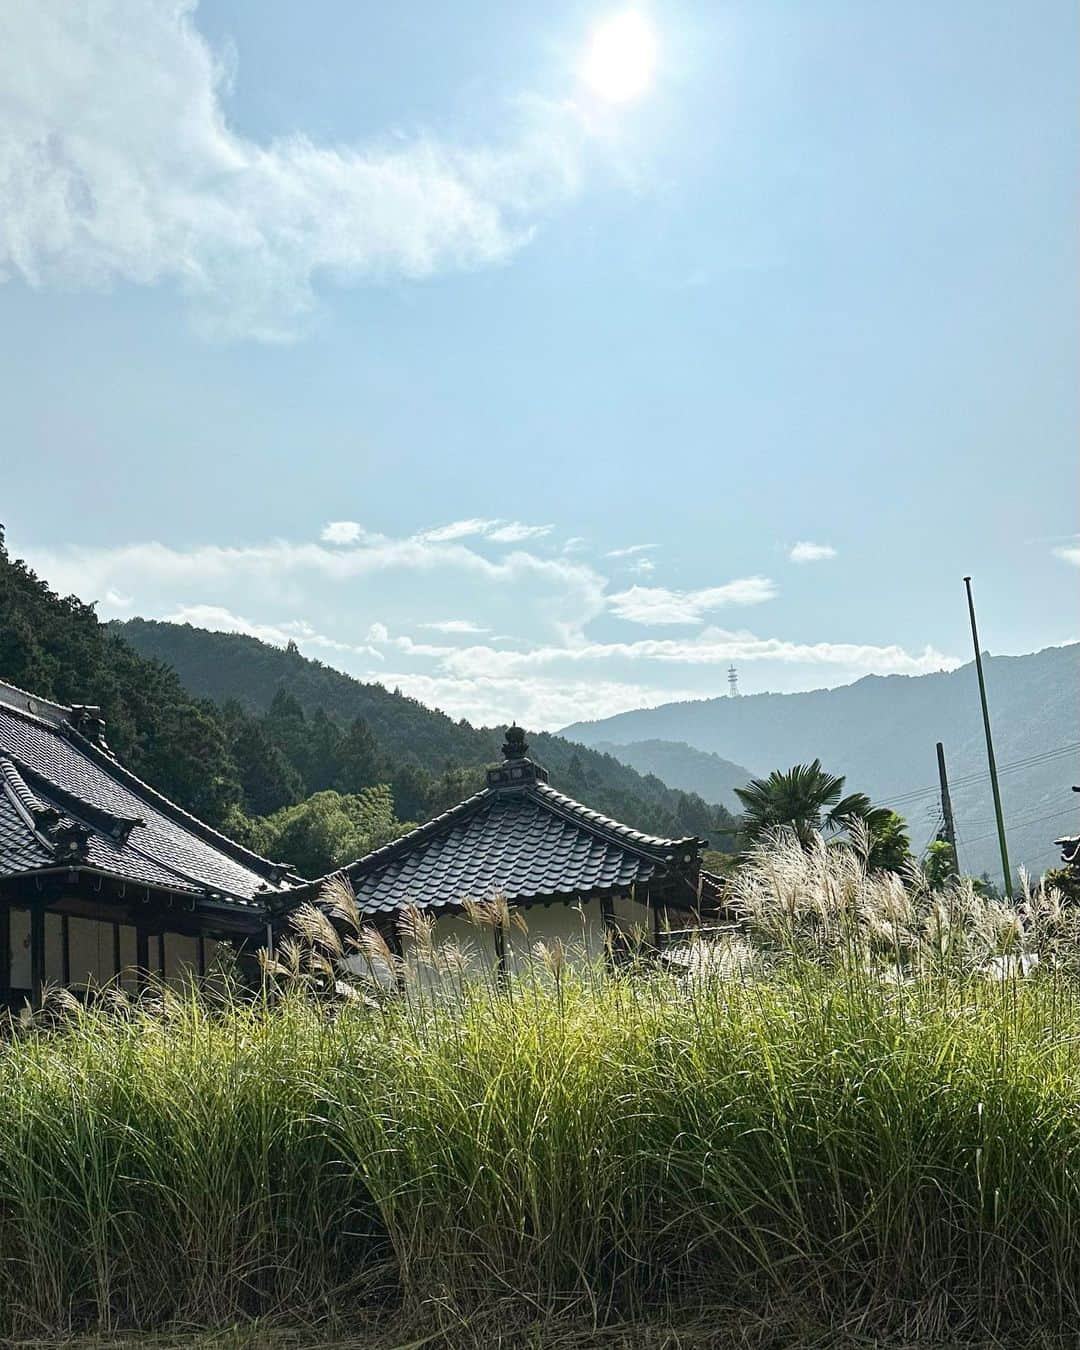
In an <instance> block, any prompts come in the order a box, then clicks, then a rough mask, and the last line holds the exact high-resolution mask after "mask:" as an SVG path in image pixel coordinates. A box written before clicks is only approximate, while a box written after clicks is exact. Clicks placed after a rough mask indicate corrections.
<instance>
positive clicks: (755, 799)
mask: <svg viewBox="0 0 1080 1350" xmlns="http://www.w3.org/2000/svg"><path fill="white" fill-rule="evenodd" d="M735 795H736V796H737V797H738V799H739V801H740V802H741V803H742V808H743V817H742V830H743V834H744V835H745V837H746V838H747V839H749V840H750V841H751V842H752V843H753V842H756V841H757V840H758V839H760V838H761V837H762V836H763V835H765V834H767V833H768V832H769V831H770V830H775V829H779V828H781V827H787V828H789V829H793V830H794V831H795V833H796V834H797V835H798V837H799V840H800V842H801V843H802V844H803V846H804V847H806V846H807V845H808V844H809V843H810V838H811V836H812V835H813V834H815V833H819V834H835V833H837V832H839V831H842V830H849V829H851V827H852V826H853V825H854V824H855V823H856V822H857V821H862V822H864V823H865V824H866V825H867V826H869V828H870V830H871V833H873V829H874V826H875V823H880V824H883V823H884V821H883V814H891V813H889V812H884V813H883V811H882V809H881V808H877V809H875V808H874V807H873V806H872V805H871V803H870V798H869V797H867V796H866V794H865V793H862V792H852V793H848V795H847V796H845V795H844V779H843V777H842V776H841V775H838V774H833V773H827V772H826V771H825V770H824V769H823V768H822V767H821V760H819V759H815V760H814V762H813V763H812V764H796V765H795V766H794V767H793V768H790V769H788V770H786V771H782V770H780V769H774V770H773V771H772V773H771V774H770V775H769V776H768V778H754V779H752V780H751V781H750V782H749V783H747V785H746V787H742V788H736V789H735Z"/></svg>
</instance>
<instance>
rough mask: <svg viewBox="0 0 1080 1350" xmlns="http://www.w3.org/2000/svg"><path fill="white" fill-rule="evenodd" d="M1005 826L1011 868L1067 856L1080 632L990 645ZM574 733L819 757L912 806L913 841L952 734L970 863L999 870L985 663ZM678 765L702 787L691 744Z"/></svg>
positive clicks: (733, 752)
mask: <svg viewBox="0 0 1080 1350" xmlns="http://www.w3.org/2000/svg"><path fill="white" fill-rule="evenodd" d="M984 670H985V673H986V684H987V692H988V695H989V701H990V712H991V720H992V725H993V731H994V743H995V750H996V755H997V762H998V767H999V768H1000V769H1001V771H1002V772H1001V791H1002V798H1003V803H1004V807H1005V814H1006V826H1007V832H1008V839H1009V845H1010V853H1011V862H1012V863H1013V866H1014V867H1018V866H1019V865H1020V864H1022V863H1023V864H1025V865H1026V866H1028V867H1029V869H1031V870H1032V871H1033V872H1038V871H1042V870H1043V869H1044V868H1046V867H1047V866H1050V865H1052V864H1053V863H1054V862H1055V861H1056V859H1057V850H1055V848H1054V846H1053V840H1054V838H1055V837H1056V836H1058V835H1061V834H1064V833H1070V834H1074V833H1076V829H1077V826H1078V824H1080V809H1078V808H1080V799H1078V798H1077V797H1076V796H1075V795H1074V794H1072V793H1071V792H1070V791H1069V789H1070V787H1071V785H1072V784H1073V783H1078V782H1080V733H1078V731H1077V710H1078V707H1080V644H1076V643H1074V644H1071V645H1069V646H1064V647H1049V648H1047V649H1046V650H1045V651H1041V652H1036V653H1034V654H1032V655H1029V656H989V657H985V658H984ZM563 734H564V735H567V736H571V737H573V738H574V739H575V740H582V741H585V742H586V743H588V744H590V745H596V746H599V745H602V746H604V747H605V748H607V749H611V750H612V752H613V753H615V754H621V753H624V751H623V749H621V747H626V751H625V752H626V753H627V754H628V755H629V754H630V753H631V746H632V745H633V744H635V743H639V742H641V741H643V740H646V739H651V740H664V741H668V742H689V743H690V744H692V745H693V746H696V747H697V749H698V750H706V751H714V752H716V753H719V754H722V755H729V756H731V757H732V758H733V759H735V760H737V761H739V762H740V763H743V764H747V765H749V766H750V768H751V769H752V770H753V771H754V773H755V774H766V773H768V772H769V771H770V770H772V769H774V768H786V767H788V766H790V765H792V764H795V763H798V762H804V763H805V762H809V761H810V760H812V759H814V758H815V757H820V758H821V761H822V763H823V764H824V765H825V767H826V768H828V769H831V770H833V771H834V772H836V773H843V774H845V775H846V777H847V782H848V785H849V787H850V788H852V789H858V790H860V791H863V792H866V793H869V795H870V796H871V797H872V798H873V799H874V801H875V802H881V803H886V804H889V805H895V807H896V809H897V810H898V811H900V812H901V813H902V814H903V815H905V816H907V817H908V819H909V820H910V822H911V827H912V841H913V843H914V844H915V846H916V848H918V847H919V846H921V845H922V844H923V843H925V841H926V840H927V838H929V837H930V835H931V833H932V831H933V829H934V827H935V823H936V820H937V809H938V807H937V786H936V783H937V761H936V758H935V752H934V745H935V742H937V741H942V742H943V743H944V746H945V755H946V760H947V764H948V770H949V775H950V779H951V784H952V797H953V805H954V809H955V814H956V820H957V828H958V831H959V835H960V847H959V852H960V862H961V865H962V866H963V867H964V868H965V869H966V870H968V871H971V872H974V873H976V874H978V873H980V872H982V871H987V872H989V873H990V874H991V875H992V876H994V877H996V876H997V875H998V873H999V870H1000V869H999V865H998V861H997V842H996V838H995V834H994V811H993V803H992V800H991V795H990V786H989V781H988V777H987V770H986V747H985V741H984V738H983V726H982V714H981V711H980V706H979V692H978V685H977V681H976V674H975V667H974V663H972V664H970V665H967V666H963V667H961V668H960V669H958V670H955V671H951V672H941V673H938V674H933V675H920V676H905V675H890V676H884V677H883V676H877V675H871V676H867V677H866V678H865V679H862V680H858V681H857V682H856V683H854V684H850V685H846V686H844V687H843V688H840V689H818V690H814V691H813V692H811V693H805V694H754V695H744V696H742V697H741V698H735V699H733V698H726V697H720V698H714V699H705V700H699V701H695V702H686V703H668V704H664V705H663V706H661V707H658V708H647V709H641V710H640V711H635V712H628V713H622V714H620V715H619V716H617V717H609V718H606V719H604V720H603V721H598V722H588V723H584V722H583V723H577V724H575V725H574V726H571V727H567V728H566V729H565V730H564V732H563ZM672 754H673V755H675V756H676V757H677V758H678V759H679V761H680V765H681V771H680V776H679V778H678V779H677V780H675V779H674V778H673V775H672V773H671V770H670V769H669V770H668V778H669V781H678V782H679V783H680V784H681V785H685V786H691V785H692V786H694V787H695V788H696V789H697V790H698V791H702V790H703V789H704V788H705V787H706V784H707V783H709V782H710V781H711V780H709V779H708V778H706V777H705V775H704V774H698V773H697V772H696V770H697V761H696V760H695V758H694V756H693V755H690V756H685V755H681V754H680V753H679V752H677V751H675V750H673V751H672Z"/></svg>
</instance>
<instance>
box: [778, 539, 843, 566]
mask: <svg viewBox="0 0 1080 1350" xmlns="http://www.w3.org/2000/svg"><path fill="white" fill-rule="evenodd" d="M788 557H789V558H790V560H791V561H792V562H793V563H812V562H823V561H824V560H825V559H826V558H835V557H836V549H834V548H833V546H832V545H831V544H812V543H811V542H810V540H809V539H800V540H799V542H798V543H797V544H795V545H793V547H792V549H791V552H790V553H789V554H788Z"/></svg>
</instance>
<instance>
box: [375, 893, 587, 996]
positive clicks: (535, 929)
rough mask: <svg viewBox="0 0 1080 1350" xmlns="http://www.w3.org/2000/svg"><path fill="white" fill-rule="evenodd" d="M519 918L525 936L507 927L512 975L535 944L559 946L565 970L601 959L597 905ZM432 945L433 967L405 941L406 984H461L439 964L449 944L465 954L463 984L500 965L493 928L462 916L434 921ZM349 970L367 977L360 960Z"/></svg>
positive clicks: (452, 968) (529, 912)
mask: <svg viewBox="0 0 1080 1350" xmlns="http://www.w3.org/2000/svg"><path fill="white" fill-rule="evenodd" d="M519 912H520V913H521V914H522V916H523V917H524V919H525V922H526V924H527V925H528V931H527V932H526V933H522V932H521V930H520V929H519V928H518V927H517V925H516V924H513V923H511V925H510V928H509V932H508V934H507V937H506V959H507V965H508V967H509V969H510V970H511V972H514V971H523V970H525V969H526V968H527V966H528V963H529V961H530V959H531V952H532V948H533V947H534V946H535V944H536V943H537V942H544V943H546V944H549V945H550V944H551V943H553V942H554V941H555V940H556V939H558V940H560V941H561V942H562V945H563V949H564V952H565V958H566V964H567V965H568V966H574V965H579V966H585V965H586V964H591V963H593V962H595V961H596V960H598V959H600V958H602V957H603V955H604V952H605V925H604V916H603V911H602V910H601V907H600V902H599V901H598V900H592V901H589V902H587V903H586V904H583V905H582V906H580V907H578V906H574V905H562V904H552V905H531V906H522V907H521V908H520V911H519ZM433 941H434V949H435V957H434V961H433V963H431V962H424V961H423V960H420V959H418V957H417V954H416V951H415V947H414V944H413V943H412V941H411V940H410V939H408V938H405V939H403V942H402V950H403V955H404V957H405V961H406V965H407V967H408V969H409V972H410V978H414V979H417V980H419V982H420V983H421V984H422V985H423V986H424V987H425V988H433V987H435V986H437V985H439V984H442V983H444V982H445V981H447V980H450V981H452V982H456V980H457V979H458V978H459V973H458V969H457V966H456V965H453V964H451V963H450V962H447V961H446V960H445V959H440V956H439V952H440V949H441V948H443V947H444V946H445V944H447V943H449V944H452V945H453V946H455V947H456V948H457V949H458V950H460V951H461V952H463V953H464V954H465V956H466V967H465V970H464V972H463V973H464V975H465V976H466V978H475V979H491V978H494V977H495V975H496V973H497V971H498V968H499V961H498V956H497V954H496V947H495V935H494V933H493V931H492V929H491V928H489V927H487V926H485V925H482V924H475V923H473V922H472V921H471V920H469V919H468V918H466V917H465V916H464V915H461V914H447V915H444V916H443V917H442V918H440V919H437V920H436V921H435V927H434V931H433ZM350 964H351V965H353V968H355V969H356V970H357V971H358V972H359V973H362V974H366V973H367V967H366V964H365V963H364V962H363V961H362V960H361V961H360V962H358V963H355V964H354V963H352V962H351V963H350Z"/></svg>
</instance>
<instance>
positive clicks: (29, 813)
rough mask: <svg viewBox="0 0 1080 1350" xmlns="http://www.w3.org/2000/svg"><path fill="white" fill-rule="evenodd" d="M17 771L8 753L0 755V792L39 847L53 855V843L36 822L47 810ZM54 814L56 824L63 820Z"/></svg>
mask: <svg viewBox="0 0 1080 1350" xmlns="http://www.w3.org/2000/svg"><path fill="white" fill-rule="evenodd" d="M19 769H20V764H19V762H18V761H17V760H16V759H15V758H14V757H13V756H12V755H11V754H10V753H9V752H8V751H4V753H3V754H0V791H2V792H3V794H4V796H5V797H7V799H8V801H9V802H11V804H12V806H13V807H14V808H15V814H16V815H17V816H18V817H19V819H20V820H21V821H22V823H23V824H24V825H25V826H26V828H27V829H28V830H29V831H30V833H31V834H32V835H33V836H34V838H35V839H36V840H37V842H38V843H39V844H40V845H41V847H42V848H43V849H45V851H46V852H47V853H49V854H55V852H56V845H55V842H54V841H53V840H52V839H50V838H49V836H48V835H47V834H46V833H45V832H44V830H43V829H42V824H43V823H44V822H42V821H39V820H38V815H39V813H41V814H43V813H44V812H46V811H47V810H48V809H49V808H48V807H46V805H45V803H44V802H42V801H39V800H38V797H37V794H36V793H35V792H34V790H33V789H32V788H31V787H30V784H29V783H27V781H26V780H25V779H24V778H23V776H22V774H21V773H20V771H19ZM54 814H55V816H56V822H57V823H59V822H60V821H61V820H63V819H64V817H63V815H62V814H61V813H60V812H58V811H55V812H54Z"/></svg>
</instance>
